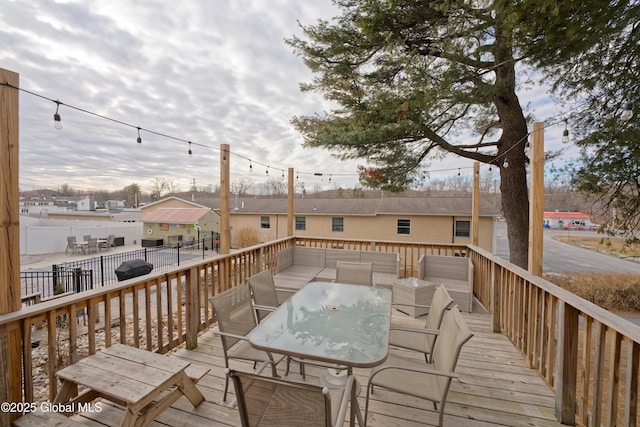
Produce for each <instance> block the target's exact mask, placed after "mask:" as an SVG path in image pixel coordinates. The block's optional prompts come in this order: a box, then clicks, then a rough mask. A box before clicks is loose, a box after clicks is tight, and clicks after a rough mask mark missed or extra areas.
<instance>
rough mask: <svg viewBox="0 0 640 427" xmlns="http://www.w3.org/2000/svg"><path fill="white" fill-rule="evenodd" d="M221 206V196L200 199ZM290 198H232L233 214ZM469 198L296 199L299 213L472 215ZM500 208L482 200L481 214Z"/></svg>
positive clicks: (270, 210)
mask: <svg viewBox="0 0 640 427" xmlns="http://www.w3.org/2000/svg"><path fill="white" fill-rule="evenodd" d="M199 202H200V203H202V204H203V205H208V206H211V208H213V209H215V210H219V209H220V199H208V200H200V201H199ZM287 205H288V203H287V199H286V198H281V199H275V198H272V199H266V198H265V199H260V198H239V199H237V200H236V199H231V201H230V208H231V214H232V215H234V214H278V215H279V214H283V215H286V214H287ZM471 208H472V205H471V196H469V197H415V198H401V197H397V198H391V197H390V198H379V199H347V198H342V199H302V198H297V199H294V201H293V211H294V213H295V214H297V215H303V214H304V215H314V214H315V215H398V214H405V215H439V216H440V215H469V216H470V215H471ZM499 214H500V211H499V210H498V209H496V208H494V207H493V206H492V205H491V204H490V203H488V202H486V201H482V200H480V216H498V215H499Z"/></svg>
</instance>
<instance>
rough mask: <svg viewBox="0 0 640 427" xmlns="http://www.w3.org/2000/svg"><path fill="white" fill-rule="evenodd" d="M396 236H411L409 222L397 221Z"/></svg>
mask: <svg viewBox="0 0 640 427" xmlns="http://www.w3.org/2000/svg"><path fill="white" fill-rule="evenodd" d="M397 229H398V234H404V235H410V234H411V220H410V219H399V220H398V227H397Z"/></svg>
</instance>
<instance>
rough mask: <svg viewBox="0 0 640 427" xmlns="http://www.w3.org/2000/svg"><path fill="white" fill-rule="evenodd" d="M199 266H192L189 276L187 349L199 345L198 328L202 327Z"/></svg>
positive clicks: (187, 291)
mask: <svg viewBox="0 0 640 427" xmlns="http://www.w3.org/2000/svg"><path fill="white" fill-rule="evenodd" d="M199 282H200V281H199V274H198V267H191V268H190V269H189V275H188V276H187V290H186V295H185V298H186V302H187V304H186V315H187V336H186V339H187V343H186V345H187V350H193V349H194V348H196V347H197V346H198V329H199V327H200V300H199V297H200V291H199V289H198V285H199Z"/></svg>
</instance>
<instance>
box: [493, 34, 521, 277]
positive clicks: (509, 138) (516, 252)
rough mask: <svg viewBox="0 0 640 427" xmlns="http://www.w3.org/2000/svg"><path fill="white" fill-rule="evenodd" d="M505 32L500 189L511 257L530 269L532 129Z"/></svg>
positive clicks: (499, 75) (499, 96)
mask: <svg viewBox="0 0 640 427" xmlns="http://www.w3.org/2000/svg"><path fill="white" fill-rule="evenodd" d="M503 34H505V36H504V37H499V38H498V39H497V41H496V43H497V49H496V62H498V63H501V64H504V65H502V66H499V67H498V68H497V69H496V82H495V85H496V94H495V99H494V103H495V105H496V110H497V113H498V117H499V118H500V122H501V124H502V135H501V137H500V139H499V140H498V144H497V146H498V157H497V162H496V163H497V166H499V167H500V192H501V193H502V212H503V213H504V217H505V219H506V220H507V238H508V240H509V261H511V263H513V264H515V265H517V266H519V267H522V268H524V269H525V270H526V269H527V264H528V262H529V259H528V251H529V196H528V191H527V176H526V170H525V166H526V155H525V152H524V147H525V144H526V142H527V137H528V136H527V134H528V132H527V122H526V119H525V117H524V114H523V113H522V107H521V106H520V101H519V100H518V96H517V95H516V92H515V88H516V73H515V66H514V61H513V56H512V45H511V37H510V33H509V32H508V31H505V32H504V33H503ZM505 161H507V162H508V166H507V165H505Z"/></svg>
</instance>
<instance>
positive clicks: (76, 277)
mask: <svg viewBox="0 0 640 427" xmlns="http://www.w3.org/2000/svg"><path fill="white" fill-rule="evenodd" d="M81 274H82V269H81V268H80V267H76V268H74V269H73V276H72V277H73V289H74V292H75V293H77V294H79V293H80V292H82V286H81V281H80V275H81Z"/></svg>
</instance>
